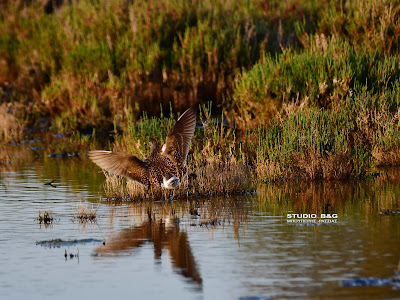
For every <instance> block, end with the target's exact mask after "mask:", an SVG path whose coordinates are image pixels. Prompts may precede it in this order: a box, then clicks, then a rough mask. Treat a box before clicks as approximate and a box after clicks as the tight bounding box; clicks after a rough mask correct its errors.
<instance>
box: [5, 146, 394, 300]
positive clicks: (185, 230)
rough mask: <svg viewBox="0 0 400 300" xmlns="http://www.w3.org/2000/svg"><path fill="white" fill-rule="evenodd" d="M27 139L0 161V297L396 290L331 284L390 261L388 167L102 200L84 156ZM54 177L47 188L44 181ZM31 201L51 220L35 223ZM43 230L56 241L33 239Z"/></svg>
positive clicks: (330, 294)
mask: <svg viewBox="0 0 400 300" xmlns="http://www.w3.org/2000/svg"><path fill="white" fill-rule="evenodd" d="M32 144H33V146H37V144H39V143H38V142H37V143H35V142H32ZM39 146H40V144H39ZM28 147H32V146H31V145H21V146H19V148H18V149H20V150H18V151H20V152H18V153H17V154H15V153H16V152H17V150H16V152H14V154H13V155H12V162H11V163H7V164H3V165H2V167H1V173H0V174H1V175H0V176H1V182H0V183H1V184H0V203H1V204H0V210H1V211H0V213H1V218H0V229H1V233H0V266H1V268H0V298H1V299H27V298H30V299H50V298H52V299H55V298H56V299H71V298H76V297H80V298H82V299H95V298H96V299H110V298H114V297H116V296H118V297H119V298H122V299H127V298H129V299H132V298H135V299H239V298H240V297H251V296H256V297H259V299H291V298H293V299H294V298H300V299H330V298H331V299H337V298H348V299H397V298H398V297H400V291H399V290H397V289H395V288H393V287H392V286H384V287H342V286H341V282H342V280H344V279H351V278H357V277H377V278H386V277H391V276H393V275H394V272H395V271H396V270H397V266H398V263H399V259H400V242H399V241H400V214H393V215H386V214H380V213H379V212H382V211H386V210H389V211H393V210H396V209H399V201H400V200H399V199H400V180H399V177H400V176H399V173H398V172H397V171H391V172H388V173H384V174H383V175H382V176H380V177H378V178H376V179H373V180H364V181H351V182H334V183H314V184H312V183H297V184H296V183H290V184H278V185H277V184H268V185H264V186H261V187H259V188H258V193H257V194H255V195H243V196H236V197H219V198H201V199H190V200H187V201H186V200H183V201H175V202H173V203H171V204H165V203H158V202H151V201H148V202H142V203H137V202H136V203H135V202H112V201H105V200H104V198H103V197H104V194H103V188H102V184H103V182H104V177H103V174H102V173H101V172H99V170H98V169H97V167H95V166H94V165H93V164H91V163H90V161H89V160H88V159H87V157H86V156H85V155H73V156H68V155H64V156H63V157H58V156H57V155H50V156H48V155H49V154H51V153H53V152H52V151H50V152H46V151H43V150H42V149H39V150H38V149H34V150H32V149H27V148H28ZM77 153H78V151H77ZM54 179H55V180H56V181H55V182H54V183H53V185H54V186H56V187H54V186H51V185H45V183H48V182H50V181H52V180H54ZM80 203H86V204H87V203H90V205H93V207H94V208H95V209H97V221H96V222H92V223H91V222H84V223H82V222H79V221H78V220H76V219H74V215H76V213H77V208H78V207H79V205H80ZM90 205H89V206H90ZM39 210H40V211H41V213H43V212H44V211H45V210H47V211H50V212H51V213H52V215H53V217H54V220H53V222H52V223H51V224H39V222H38V220H37V217H38V214H39ZM288 213H299V214H300V213H307V214H309V213H315V214H317V215H320V214H321V213H331V214H337V215H338V222H337V223H334V224H308V225H307V224H292V223H288V222H287V217H286V216H287V214H288ZM54 239H61V240H62V241H68V243H63V242H59V243H50V244H44V245H42V244H37V242H40V241H50V240H54ZM83 240H86V242H85V243H83ZM65 253H67V257H65ZM71 255H72V256H71Z"/></svg>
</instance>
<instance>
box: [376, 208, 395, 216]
mask: <svg viewBox="0 0 400 300" xmlns="http://www.w3.org/2000/svg"><path fill="white" fill-rule="evenodd" d="M379 214H380V215H385V216H389V215H395V214H400V210H389V209H387V210H383V211H380V212H379Z"/></svg>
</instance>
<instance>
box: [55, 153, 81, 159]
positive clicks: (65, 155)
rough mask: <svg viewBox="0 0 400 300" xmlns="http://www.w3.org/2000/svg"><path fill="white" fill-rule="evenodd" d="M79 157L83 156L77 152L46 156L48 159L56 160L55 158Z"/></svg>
mask: <svg viewBox="0 0 400 300" xmlns="http://www.w3.org/2000/svg"><path fill="white" fill-rule="evenodd" d="M79 155H83V153H78V152H73V153H55V152H53V153H51V154H49V155H47V156H48V157H52V158H57V157H63V158H66V157H72V156H79Z"/></svg>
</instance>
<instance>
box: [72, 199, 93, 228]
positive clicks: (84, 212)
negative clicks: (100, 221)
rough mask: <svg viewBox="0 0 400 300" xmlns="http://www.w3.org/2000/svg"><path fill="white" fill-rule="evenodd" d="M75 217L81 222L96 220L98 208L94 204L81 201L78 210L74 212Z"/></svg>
mask: <svg viewBox="0 0 400 300" xmlns="http://www.w3.org/2000/svg"><path fill="white" fill-rule="evenodd" d="M72 216H73V219H75V220H78V221H79V222H81V223H84V222H94V221H96V216H97V209H95V208H94V206H93V204H90V205H89V204H88V203H80V204H79V206H78V207H77V208H76V212H74V213H73V214H72Z"/></svg>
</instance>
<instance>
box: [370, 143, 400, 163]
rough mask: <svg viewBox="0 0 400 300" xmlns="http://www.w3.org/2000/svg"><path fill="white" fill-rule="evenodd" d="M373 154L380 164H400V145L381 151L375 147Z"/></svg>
mask: <svg viewBox="0 0 400 300" xmlns="http://www.w3.org/2000/svg"><path fill="white" fill-rule="evenodd" d="M372 156H373V158H374V159H375V161H376V164H377V165H378V166H398V165H400V147H395V148H394V149H391V150H389V151H379V150H377V149H374V150H373V151H372Z"/></svg>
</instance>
